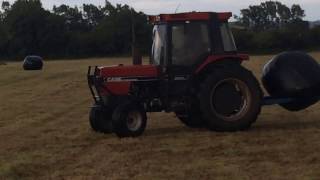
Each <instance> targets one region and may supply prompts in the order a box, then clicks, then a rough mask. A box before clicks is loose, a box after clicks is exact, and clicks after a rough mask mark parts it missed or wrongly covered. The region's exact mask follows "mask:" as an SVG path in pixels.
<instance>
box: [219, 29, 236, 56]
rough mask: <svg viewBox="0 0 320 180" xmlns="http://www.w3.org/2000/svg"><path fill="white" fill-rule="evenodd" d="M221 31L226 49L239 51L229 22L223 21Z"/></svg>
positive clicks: (227, 50)
mask: <svg viewBox="0 0 320 180" xmlns="http://www.w3.org/2000/svg"><path fill="white" fill-rule="evenodd" d="M220 31H221V37H222V43H223V48H224V51H226V52H234V51H237V47H236V44H235V41H234V38H233V35H232V32H231V29H230V28H229V25H228V23H222V24H221V26H220Z"/></svg>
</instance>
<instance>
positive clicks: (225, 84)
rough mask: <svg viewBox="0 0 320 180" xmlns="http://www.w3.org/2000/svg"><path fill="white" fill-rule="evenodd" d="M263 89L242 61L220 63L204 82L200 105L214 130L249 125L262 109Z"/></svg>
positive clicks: (239, 129) (228, 130) (237, 129)
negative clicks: (232, 63)
mask: <svg viewBox="0 0 320 180" xmlns="http://www.w3.org/2000/svg"><path fill="white" fill-rule="evenodd" d="M262 96H263V95H262V90H261V88H260V85H259V83H258V81H257V79H256V78H255V77H254V76H253V74H252V73H251V72H250V71H248V70H246V69H245V68H243V67H242V66H240V65H230V66H225V67H217V68H216V69H215V70H214V71H213V73H211V74H210V75H209V76H208V77H207V79H206V80H205V81H204V82H203V83H202V86H201V91H200V94H199V99H200V107H201V111H202V114H203V116H204V119H205V121H206V125H207V126H208V128H209V129H211V130H214V131H223V132H225V131H227V132H233V131H241V130H246V129H248V128H249V127H250V126H251V125H252V124H253V123H254V122H255V121H256V120H257V117H258V115H259V113H260V111H261V100H262Z"/></svg>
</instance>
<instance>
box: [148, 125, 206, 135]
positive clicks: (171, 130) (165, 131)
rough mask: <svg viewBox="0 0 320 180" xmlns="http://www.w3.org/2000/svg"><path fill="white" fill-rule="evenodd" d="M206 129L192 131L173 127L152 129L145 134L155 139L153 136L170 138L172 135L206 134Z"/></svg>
mask: <svg viewBox="0 0 320 180" xmlns="http://www.w3.org/2000/svg"><path fill="white" fill-rule="evenodd" d="M206 131H208V130H206V129H198V128H196V129H192V128H187V127H183V126H175V127H165V128H152V129H148V130H147V131H146V133H145V136H147V137H155V136H172V135H183V134H186V135H187V134H193V133H199V132H206Z"/></svg>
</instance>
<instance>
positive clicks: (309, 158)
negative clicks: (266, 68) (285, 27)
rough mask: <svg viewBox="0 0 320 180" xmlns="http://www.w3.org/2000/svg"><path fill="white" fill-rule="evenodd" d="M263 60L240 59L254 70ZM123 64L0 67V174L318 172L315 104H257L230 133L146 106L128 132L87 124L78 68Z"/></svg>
mask: <svg viewBox="0 0 320 180" xmlns="http://www.w3.org/2000/svg"><path fill="white" fill-rule="evenodd" d="M312 55H313V56H314V57H318V59H320V53H312ZM270 58H271V56H255V57H252V60H251V61H250V62H248V63H246V64H245V66H247V67H248V68H249V69H251V70H253V71H254V72H255V74H256V75H257V76H258V77H260V75H261V69H262V66H263V64H265V63H266V61H267V60H268V59H270ZM128 62H129V59H125V58H122V59H120V58H119V59H116V58H114V59H112V58H111V59H88V60H81V61H80V60H79V61H68V60H65V61H52V62H46V64H45V69H44V70H43V71H39V72H26V71H23V70H22V69H21V64H20V63H8V65H5V66H0V72H1V75H0V102H1V104H0V138H1V139H0V179H21V178H30V179H145V180H150V179H299V180H300V179H319V178H320V118H319V115H320V105H315V106H313V107H311V108H309V109H307V110H305V111H302V112H298V113H289V112H287V111H285V110H283V109H281V108H280V107H278V106H274V107H265V108H264V109H263V111H262V114H261V116H260V117H259V119H258V122H257V123H256V124H255V125H254V126H253V127H252V129H251V130H249V131H247V132H239V133H215V132H208V131H207V130H205V129H203V130H202V129H200V130H198V129H189V128H186V127H184V126H183V125H182V124H181V123H180V122H179V121H178V120H177V119H176V117H175V116H174V115H173V114H163V113H156V114H150V115H149V118H150V120H149V122H148V123H149V124H148V127H147V130H146V132H145V134H144V135H143V136H142V137H139V138H136V139H130V138H129V139H119V138H117V137H116V136H115V135H103V134H97V133H94V132H92V131H91V130H90V128H89V125H88V113H89V106H90V105H91V103H92V99H91V96H90V93H89V90H88V88H87V84H86V70H87V66H88V65H96V64H97V65H98V64H99V65H111V64H119V63H124V64H126V63H128ZM318 111H319V112H318Z"/></svg>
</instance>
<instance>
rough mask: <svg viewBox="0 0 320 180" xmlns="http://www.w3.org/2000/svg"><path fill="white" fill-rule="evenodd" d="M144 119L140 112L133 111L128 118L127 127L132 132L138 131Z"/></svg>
mask: <svg viewBox="0 0 320 180" xmlns="http://www.w3.org/2000/svg"><path fill="white" fill-rule="evenodd" d="M142 119H143V117H142V115H141V113H140V112H138V111H132V112H129V114H128V118H127V126H128V129H129V130H130V131H138V130H139V129H140V127H141V125H142V122H143V120H142Z"/></svg>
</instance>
